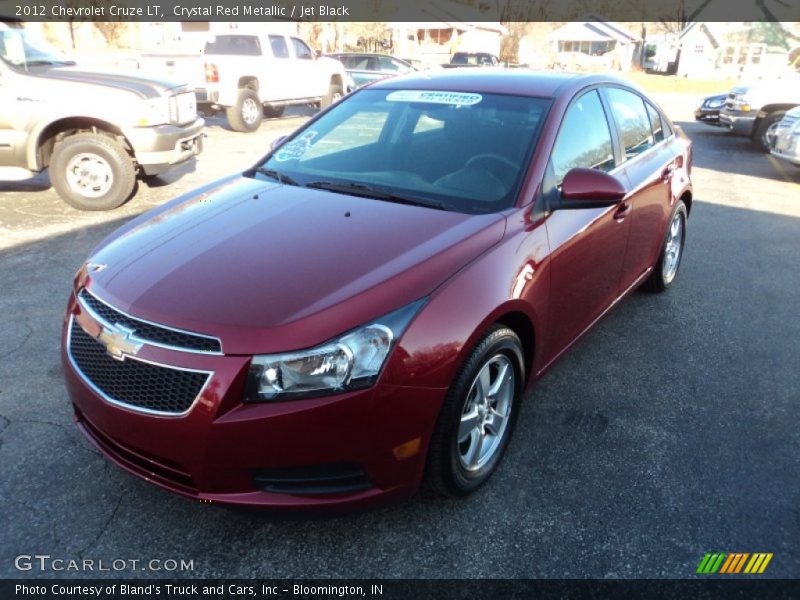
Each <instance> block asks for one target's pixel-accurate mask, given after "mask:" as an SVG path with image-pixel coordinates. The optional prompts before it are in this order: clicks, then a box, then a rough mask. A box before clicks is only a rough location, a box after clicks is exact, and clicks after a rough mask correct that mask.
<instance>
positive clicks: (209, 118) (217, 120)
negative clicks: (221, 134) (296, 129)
mask: <svg viewBox="0 0 800 600" xmlns="http://www.w3.org/2000/svg"><path fill="white" fill-rule="evenodd" d="M318 112H319V108H317V107H315V106H310V105H308V106H289V107H287V108H286V110H285V111H284V113H283V115H281V116H280V117H269V118H267V117H264V123H266V122H270V123H279V122H281V121H286V122H287V124H291V123H292V121H294V120H295V119H308V118H310V117H313V116H314V115H316V114H317V113H318ZM203 118H204V119H205V120H206V129H212V130H213V129H220V130H223V131H229V132H233V129H231V126H230V125H229V124H228V119H227V118H226V117H225V113H224V112H216V113H211V114H208V113H204V114H203ZM234 133H236V132H234ZM241 135H248V134H246V133H242V134H241Z"/></svg>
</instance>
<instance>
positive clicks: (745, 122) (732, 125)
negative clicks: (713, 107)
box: [719, 108, 756, 136]
mask: <svg viewBox="0 0 800 600" xmlns="http://www.w3.org/2000/svg"><path fill="white" fill-rule="evenodd" d="M719 121H720V124H721V125H722V126H723V127H727V128H728V129H730V130H731V131H732V132H733V133H735V134H737V135H745V136H750V135H752V133H753V124H754V123H755V122H756V113H755V112H754V111H750V112H749V113H740V112H737V111H732V110H729V109H727V108H726V109H725V110H723V111H721V112H720V113H719Z"/></svg>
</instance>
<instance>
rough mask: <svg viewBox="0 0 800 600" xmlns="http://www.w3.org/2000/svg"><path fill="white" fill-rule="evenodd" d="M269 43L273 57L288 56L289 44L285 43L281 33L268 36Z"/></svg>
mask: <svg viewBox="0 0 800 600" xmlns="http://www.w3.org/2000/svg"><path fill="white" fill-rule="evenodd" d="M269 43H270V46H272V55H273V56H274V57H275V58H289V46H287V45H286V40H285V39H284V37H283V36H282V35H271V36H269Z"/></svg>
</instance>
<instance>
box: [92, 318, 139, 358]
mask: <svg viewBox="0 0 800 600" xmlns="http://www.w3.org/2000/svg"><path fill="white" fill-rule="evenodd" d="M132 335H133V329H128V328H127V327H123V326H122V325H114V328H113V329H109V328H108V327H103V328H102V329H101V330H100V334H99V335H98V336H97V341H98V342H100V343H101V344H103V345H104V346H105V347H106V352H107V353H108V355H109V356H110V357H111V358H113V359H115V360H125V357H126V356H136V354H137V353H138V352H139V349H140V348H141V347H142V344H141V343H138V342H135V341H134V340H132V339H131V336H132Z"/></svg>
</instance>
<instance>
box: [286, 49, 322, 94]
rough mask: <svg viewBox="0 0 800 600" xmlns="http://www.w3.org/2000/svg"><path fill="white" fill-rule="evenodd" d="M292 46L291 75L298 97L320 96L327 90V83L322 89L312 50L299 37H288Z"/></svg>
mask: <svg viewBox="0 0 800 600" xmlns="http://www.w3.org/2000/svg"><path fill="white" fill-rule="evenodd" d="M289 41H290V43H291V46H292V69H293V71H294V74H293V77H294V78H295V81H296V83H297V97H298V98H312V97H316V96H321V95H323V94H325V93H326V92H327V91H328V83H327V82H325V86H324V89H322V87H321V83H320V81H321V80H322V79H323V78H322V77H320V73H319V72H318V71H319V69H318V68H317V64H316V62H317V61H316V59H315V57H314V52H313V51H312V50H311V48H309V47H308V46H307V45H306V43H305V42H304V41H303V40H301V39H300V38H296V37H292V38H289Z"/></svg>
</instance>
